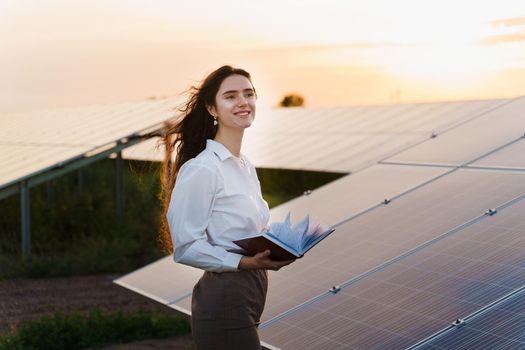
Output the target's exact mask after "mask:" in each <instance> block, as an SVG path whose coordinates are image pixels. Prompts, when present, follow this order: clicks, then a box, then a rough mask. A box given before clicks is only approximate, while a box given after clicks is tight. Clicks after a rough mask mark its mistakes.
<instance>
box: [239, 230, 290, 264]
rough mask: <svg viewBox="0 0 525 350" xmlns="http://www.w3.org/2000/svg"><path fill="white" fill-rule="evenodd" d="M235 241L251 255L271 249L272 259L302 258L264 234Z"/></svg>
mask: <svg viewBox="0 0 525 350" xmlns="http://www.w3.org/2000/svg"><path fill="white" fill-rule="evenodd" d="M233 243H235V244H237V245H238V246H239V247H241V248H243V249H244V250H246V251H247V252H248V253H250V254H251V255H255V254H257V253H259V252H264V251H265V250H266V249H270V251H271V252H272V253H271V254H270V259H272V260H279V261H283V260H292V259H297V258H300V256H296V255H295V254H292V253H290V252H289V251H287V250H286V249H284V248H282V247H280V246H278V245H277V244H275V243H274V242H272V241H270V240H269V239H267V238H266V237H264V236H257V237H251V238H245V239H240V240H238V241H233Z"/></svg>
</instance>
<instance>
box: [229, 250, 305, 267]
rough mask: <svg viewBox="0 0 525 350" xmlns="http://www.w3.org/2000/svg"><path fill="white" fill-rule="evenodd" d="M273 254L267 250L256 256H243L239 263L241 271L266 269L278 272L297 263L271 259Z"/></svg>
mask: <svg viewBox="0 0 525 350" xmlns="http://www.w3.org/2000/svg"><path fill="white" fill-rule="evenodd" d="M270 254H271V252H270V250H268V249H267V250H265V251H264V252H260V253H257V254H255V255H254V256H243V257H242V258H241V261H240V262H239V269H240V270H255V269H264V270H274V271H277V270H279V269H280V268H281V267H283V266H286V265H288V264H291V263H293V262H294V261H295V259H293V260H286V261H277V260H272V259H270V258H269V256H270Z"/></svg>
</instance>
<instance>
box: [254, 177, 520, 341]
mask: <svg viewBox="0 0 525 350" xmlns="http://www.w3.org/2000/svg"><path fill="white" fill-rule="evenodd" d="M472 180H474V179H472ZM522 199H523V196H522ZM524 211H525V200H521V201H519V202H517V203H516V204H513V205H511V206H509V207H507V208H500V209H499V211H498V212H497V214H496V215H492V216H490V215H485V216H483V217H481V218H480V219H478V220H473V221H471V222H470V223H469V224H468V225H466V227H464V228H462V229H458V230H453V231H450V232H449V233H448V235H445V236H443V238H442V239H441V240H436V241H435V242H433V243H432V244H429V245H427V246H425V247H423V248H421V249H418V250H414V251H413V253H412V254H410V255H407V256H405V257H404V258H402V259H399V260H397V261H395V262H393V263H391V264H385V265H384V267H383V268H382V269H378V270H377V271H375V272H374V273H371V274H369V275H367V276H366V277H364V278H362V279H355V280H353V281H348V283H346V284H343V286H342V288H341V290H340V291H339V292H337V293H325V295H324V297H322V298H320V299H318V300H317V301H314V302H312V303H311V304H308V305H305V306H303V307H301V308H299V309H298V310H297V311H296V312H292V313H290V314H289V315H287V316H285V317H283V318H282V319H277V320H276V321H275V322H273V323H268V324H267V326H264V325H263V327H262V330H261V332H260V333H261V337H262V339H264V340H265V341H266V342H268V343H270V344H273V345H275V346H279V347H283V348H286V349H312V348H323V349H330V348H339V347H346V348H358V349H401V348H405V347H407V346H410V345H412V344H414V343H417V342H418V341H419V340H421V339H424V338H426V337H428V336H430V335H432V334H433V333H435V332H437V331H439V330H440V329H442V328H444V327H446V326H448V325H449V324H451V323H453V322H454V321H455V320H457V319H462V318H464V317H465V316H467V315H469V314H471V313H473V312H476V310H479V309H481V308H483V307H484V306H485V305H486V304H488V303H490V302H493V301H495V300H498V299H499V298H501V297H502V296H504V295H506V294H508V293H509V292H511V291H513V290H518V289H519V288H521V287H522V286H523V285H525V235H523V232H524V230H525V221H524V220H523V212H524ZM298 333H301V334H303V336H300V337H296V336H294V335H295V334H298ZM304 334H308V336H304ZM310 336H311V337H310ZM312 338H313V339H316V340H315V341H314V344H315V345H312V343H310V340H311V339H312Z"/></svg>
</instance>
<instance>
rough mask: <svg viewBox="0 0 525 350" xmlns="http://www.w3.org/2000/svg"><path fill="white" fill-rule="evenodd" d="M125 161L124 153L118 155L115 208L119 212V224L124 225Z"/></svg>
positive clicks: (116, 159) (116, 160)
mask: <svg viewBox="0 0 525 350" xmlns="http://www.w3.org/2000/svg"><path fill="white" fill-rule="evenodd" d="M123 163H124V161H123V160H122V152H118V153H117V157H116V158H115V170H116V171H115V175H116V183H115V207H116V210H117V219H118V222H119V224H121V223H122V218H123V217H124V188H123V187H124V186H123V181H122V168H123Z"/></svg>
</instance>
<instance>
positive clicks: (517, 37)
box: [481, 17, 525, 45]
mask: <svg viewBox="0 0 525 350" xmlns="http://www.w3.org/2000/svg"><path fill="white" fill-rule="evenodd" d="M488 24H489V25H490V26H491V27H492V30H493V31H494V32H495V33H497V34H494V35H489V36H486V37H484V38H483V39H482V40H481V44H483V45H497V44H504V43H514V42H521V41H525V17H510V18H503V19H498V20H494V21H490V22H488Z"/></svg>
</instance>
